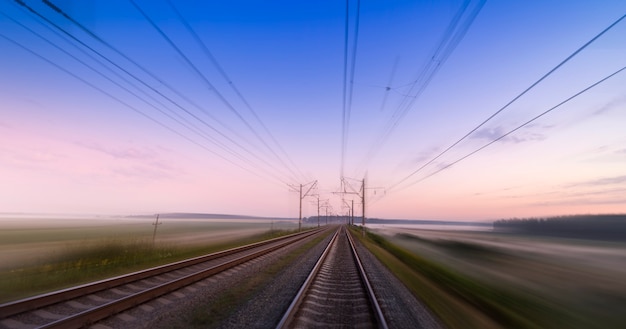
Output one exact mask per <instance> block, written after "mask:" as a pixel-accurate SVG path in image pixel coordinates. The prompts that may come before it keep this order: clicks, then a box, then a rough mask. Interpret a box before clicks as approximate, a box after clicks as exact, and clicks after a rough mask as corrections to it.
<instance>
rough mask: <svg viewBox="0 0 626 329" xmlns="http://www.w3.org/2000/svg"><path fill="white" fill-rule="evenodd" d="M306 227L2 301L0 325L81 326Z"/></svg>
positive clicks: (266, 249) (285, 241) (287, 240)
mask: <svg viewBox="0 0 626 329" xmlns="http://www.w3.org/2000/svg"><path fill="white" fill-rule="evenodd" d="M322 231H324V230H323V229H321V230H320V229H318V230H312V231H306V232H302V233H297V234H292V235H289V236H286V237H280V238H276V239H272V240H267V241H263V242H259V243H255V244H251V245H247V246H243V247H239V248H233V249H229V250H225V251H221V252H217V253H213V254H209V255H205V256H200V257H196V258H192V259H188V260H184V261H180V262H176V263H172V264H167V265H163V266H159V267H155V268H151V269H147V270H143V271H139V272H135V273H131V274H127V275H123V276H118V277H115V278H111V279H107V280H102V281H98V282H94V283H90V284H85V285H81V286H77V287H73V288H69V289H64V290H60V291H55V292H51V293H48V294H43V295H39V296H34V297H31V298H26V299H22V300H18V301H15V302H10V303H6V304H2V305H0V328H11V329H13V328H83V327H87V326H89V325H92V324H94V323H96V322H98V321H101V320H103V319H106V318H108V317H110V316H112V315H115V314H118V313H120V312H123V311H125V310H128V309H131V308H134V307H136V306H139V305H141V304H144V303H147V302H149V301H151V300H155V299H157V298H159V297H160V296H163V295H165V294H168V293H171V292H174V291H177V290H179V289H181V288H183V287H186V286H188V285H190V284H192V283H194V282H197V281H200V280H203V279H205V278H208V277H210V276H213V275H216V274H218V273H220V272H223V271H226V270H228V269H230V268H233V267H235V266H237V265H240V264H242V263H245V262H248V261H251V260H253V259H255V258H258V257H261V256H263V255H265V254H268V253H270V252H272V251H275V250H278V249H280V248H283V247H285V246H287V245H290V244H292V243H295V242H297V241H300V240H302V239H306V238H308V237H312V236H313V235H316V234H319V233H321V232H322Z"/></svg>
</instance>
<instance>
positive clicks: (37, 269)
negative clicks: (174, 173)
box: [0, 230, 292, 303]
mask: <svg viewBox="0 0 626 329" xmlns="http://www.w3.org/2000/svg"><path fill="white" fill-rule="evenodd" d="M289 233H292V231H277V230H273V231H267V232H265V233H262V234H257V235H253V236H249V237H246V238H240V239H236V240H232V241H229V242H226V243H221V244H211V245H200V246H176V245H166V244H157V245H153V244H152V242H151V240H147V239H139V238H124V239H114V238H109V239H101V240H96V241H82V242H74V243H71V244H68V245H67V246H66V247H65V248H64V249H63V250H62V251H60V252H58V253H56V254H53V255H51V256H49V257H47V258H46V259H41V260H40V261H39V262H37V263H36V264H34V265H30V266H26V267H19V268H13V269H10V270H6V271H2V272H0V303H4V302H7V301H11V300H16V299H19V298H24V297H28V296H33V295H35V294H40V293H45V292H49V291H54V290H58V289H62V288H66V287H70V286H74V285H78V284H82V283H86V282H90V281H95V280H100V279H104V278H107V277H111V276H116V275H121V274H125V273H130V272H133V271H138V270H141V269H145V268H148V267H152V266H157V265H162V264H166V263H169V262H174V261H177V260H181V259H185V258H191V257H195V256H199V255H203V254H206V253H211V252H216V251H219V250H224V249H228V248H233V247H236V246H241V245H245V244H249V243H254V242H258V241H262V240H266V239H270V238H274V237H278V236H282V235H286V234H289Z"/></svg>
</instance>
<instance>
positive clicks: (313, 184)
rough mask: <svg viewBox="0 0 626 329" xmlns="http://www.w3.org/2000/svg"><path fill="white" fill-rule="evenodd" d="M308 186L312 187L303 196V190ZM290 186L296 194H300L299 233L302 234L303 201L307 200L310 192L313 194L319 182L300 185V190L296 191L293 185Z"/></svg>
mask: <svg viewBox="0 0 626 329" xmlns="http://www.w3.org/2000/svg"><path fill="white" fill-rule="evenodd" d="M307 185H311V187H309V189H308V190H307V191H306V192H305V193H304V194H302V188H303V187H304V186H307ZM289 186H290V187H291V188H292V189H294V190H295V192H300V212H299V215H298V232H300V231H301V230H302V199H304V198H306V197H307V195H309V192H311V190H312V189H313V188H314V187H316V186H317V181H312V182H309V183H306V184H304V185H303V184H300V188H299V189H296V188H295V187H294V186H293V185H289Z"/></svg>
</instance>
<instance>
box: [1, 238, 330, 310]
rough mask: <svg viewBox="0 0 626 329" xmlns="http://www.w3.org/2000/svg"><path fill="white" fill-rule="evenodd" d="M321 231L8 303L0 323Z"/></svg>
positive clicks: (233, 249) (2, 306) (5, 305)
mask: <svg viewBox="0 0 626 329" xmlns="http://www.w3.org/2000/svg"><path fill="white" fill-rule="evenodd" d="M320 231H322V229H314V230H311V231H305V232H299V233H295V234H290V235H287V236H284V237H279V238H274V239H270V240H266V241H261V242H257V243H253V244H249V245H245V246H242V247H237V248H231V249H228V250H223V251H219V252H215V253H211V254H208V255H203V256H199V257H195V258H191V259H187V260H183V261H178V262H174V263H170V264H166V265H161V266H158V267H154V268H150V269H146V270H142V271H138V272H133V273H130V274H126V275H121V276H117V277H113V278H110V279H105V280H100V281H96V282H92V283H87V284H83V285H79V286H76V287H72V288H67V289H62V290H58V291H54V292H50V293H47V294H42V295H38V296H33V297H29V298H25V299H21V300H17V301H14V302H9V303H5V304H2V305H0V319H4V318H8V317H10V316H13V315H17V314H20V313H24V312H28V311H33V310H36V309H39V308H42V307H46V306H50V305H53V304H57V303H60V302H64V301H68V300H71V299H73V298H77V297H81V296H85V295H88V294H93V293H97V292H100V291H104V290H106V289H111V288H114V287H118V286H121V285H124V284H127V283H131V282H134V281H138V280H142V279H146V278H150V277H153V276H156V275H159V274H163V273H168V272H172V271H175V270H178V269H182V268H185V267H189V266H193V265H196V264H199V263H203V262H206V261H210V260H215V259H218V258H222V257H226V256H229V255H233V254H236V253H239V252H244V251H247V250H250V249H254V248H258V247H262V246H264V245H268V244H272V243H275V242H279V241H284V240H288V243H283V244H280V245H279V246H278V247H277V248H281V247H283V246H284V245H286V244H289V243H291V242H295V241H297V238H298V237H300V238H306V237H307V236H310V235H313V234H315V233H317V232H320ZM290 239H294V241H289V240H290ZM264 250H266V249H264ZM268 252H269V251H268ZM253 255H255V254H253ZM238 259H239V258H238ZM235 261H236V260H235ZM192 275H193V274H192ZM209 275H210V274H209ZM164 285H165V284H164ZM105 305H106V304H105Z"/></svg>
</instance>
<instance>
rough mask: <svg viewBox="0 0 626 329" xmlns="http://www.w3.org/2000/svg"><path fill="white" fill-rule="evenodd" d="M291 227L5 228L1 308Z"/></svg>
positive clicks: (99, 222) (74, 223)
mask: <svg viewBox="0 0 626 329" xmlns="http://www.w3.org/2000/svg"><path fill="white" fill-rule="evenodd" d="M296 228H297V224H295V223H291V222H285V221H281V222H278V221H277V222H274V223H271V222H259V221H233V220H231V221H229V222H225V221H219V220H210V221H209V220H179V219H177V220H171V221H165V222H163V224H161V225H159V226H158V229H157V235H156V239H155V243H154V244H153V241H152V236H153V232H154V231H153V230H154V226H153V225H152V222H151V221H149V220H143V221H142V220H121V219H113V220H110V219H93V218H85V219H71V220H68V219H57V220H54V219H46V220H45V221H42V220H20V221H17V220H6V219H5V220H3V221H0V303H3V302H7V301H11V300H15V299H19V298H24V297H27V296H32V295H35V294H39V293H44V292H47V291H52V290H57V289H61V288H64V287H69V286H73V285H77V284H80V283H85V282H89V281H94V280H98V279H102V278H106V277H110V276H115V275H120V274H124V273H129V272H132V271H137V270H140V269H143V268H147V267H150V266H156V265H160V264H164V263H168V262H172V261H176V260H180V259H184V258H189V257H194V256H198V255H202V254H205V253H210V252H214V251H217V250H222V249H227V248H231V247H234V246H238V245H243V244H247V243H252V242H255V241H260V240H263V239H267V238H271V237H275V236H278V235H281V234H285V233H288V232H291V231H293V230H294V229H296Z"/></svg>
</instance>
